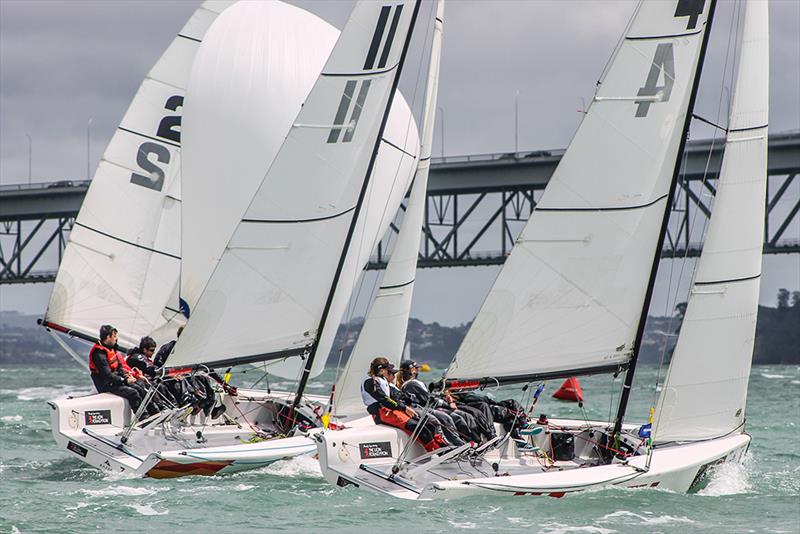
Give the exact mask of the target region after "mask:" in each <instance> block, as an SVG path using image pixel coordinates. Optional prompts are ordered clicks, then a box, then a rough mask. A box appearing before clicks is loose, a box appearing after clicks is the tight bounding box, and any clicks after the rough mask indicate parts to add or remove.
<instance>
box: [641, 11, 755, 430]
mask: <svg viewBox="0 0 800 534" xmlns="http://www.w3.org/2000/svg"><path fill="white" fill-rule="evenodd" d="M768 11H769V10H768V6H767V1H766V0H748V2H747V3H746V10H745V18H744V31H743V34H742V46H741V61H740V63H739V72H738V75H737V79H736V86H735V93H734V97H733V105H732V106H731V117H730V122H729V132H728V138H727V144H726V147H725V155H724V158H723V160H722V168H721V171H720V177H719V182H718V184H717V193H716V200H715V201H714V211H713V213H712V216H711V221H710V223H709V227H708V232H707V234H706V239H705V243H704V245H703V252H702V255H701V256H700V259H699V261H698V264H697V269H696V273H695V280H694V284H693V287H692V289H691V292H690V294H689V300H688V307H687V309H686V316H685V317H684V320H683V324H682V326H681V331H680V336H679V337H678V342H677V345H676V347H675V352H674V354H673V356H672V362H671V364H670V367H669V373H668V375H667V378H666V381H665V383H664V387H663V389H662V392H661V396H660V398H659V400H658V404H657V408H656V413H655V419H654V427H653V437H654V439H655V440H656V441H657V442H668V441H693V440H702V439H711V438H715V437H719V436H723V435H725V434H728V433H730V432H733V431H735V430H736V429H738V428H740V427H741V426H742V425H743V424H744V419H745V402H746V399H747V383H748V379H749V377H750V364H751V361H752V356H753V342H754V339H755V329H756V316H757V313H758V292H759V276H760V274H761V254H762V242H763V234H764V204H765V198H766V184H767V120H768V116H769V13H768Z"/></svg>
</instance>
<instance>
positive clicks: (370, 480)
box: [314, 420, 750, 500]
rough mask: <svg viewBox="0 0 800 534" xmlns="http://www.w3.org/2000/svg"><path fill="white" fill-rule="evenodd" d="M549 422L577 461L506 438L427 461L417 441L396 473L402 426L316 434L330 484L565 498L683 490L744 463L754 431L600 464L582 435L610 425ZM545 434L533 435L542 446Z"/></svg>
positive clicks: (431, 493) (430, 495)
mask: <svg viewBox="0 0 800 534" xmlns="http://www.w3.org/2000/svg"><path fill="white" fill-rule="evenodd" d="M551 423H555V424H557V425H558V426H559V427H560V428H563V429H564V430H565V431H567V432H569V433H570V434H572V435H573V436H574V437H575V443H576V445H575V457H574V458H573V459H572V460H563V461H555V462H554V463H552V465H551V462H549V461H548V460H546V459H545V458H544V455H543V454H541V452H520V451H519V450H518V448H517V447H516V445H514V444H513V443H510V442H508V441H506V442H505V443H504V444H502V445H501V446H500V447H499V448H498V449H495V450H491V451H489V452H488V453H486V454H485V455H484V456H483V457H482V458H481V460H480V461H478V462H476V463H475V464H474V465H471V462H470V461H469V459H468V458H467V457H466V456H461V457H460V458H459V461H458V462H455V461H450V462H447V461H446V462H443V463H441V464H439V465H435V466H430V467H428V465H430V464H432V463H433V462H432V459H431V458H424V459H423V460H422V461H419V462H414V460H413V459H414V458H415V457H419V456H422V455H423V453H424V451H423V450H422V449H421V447H419V445H416V444H413V445H412V446H411V450H410V451H409V454H408V456H407V458H408V459H409V461H408V462H405V463H403V464H402V466H401V468H400V471H399V472H398V474H397V475H395V476H392V475H391V474H392V467H393V466H394V465H395V463H396V461H397V457H398V455H399V452H400V451H401V450H402V448H403V447H405V446H406V444H407V443H408V436H407V435H406V434H405V433H403V432H401V431H400V430H397V429H395V428H392V427H388V426H380V425H379V426H372V427H367V428H352V429H345V430H339V431H331V430H327V431H325V432H321V433H318V434H316V435H315V436H314V437H315V439H316V440H317V442H318V443H317V448H318V451H319V456H320V465H321V468H322V473H323V475H324V476H325V478H326V480H328V482H330V483H331V484H335V485H338V486H347V485H351V484H352V485H356V486H358V487H360V488H364V489H367V490H371V491H376V492H379V493H384V494H387V495H391V496H393V497H398V498H403V499H421V500H430V499H454V498H460V497H466V496H470V495H499V496H550V497H564V496H566V495H568V494H571V493H575V492H578V491H587V490H592V489H597V488H601V487H608V486H620V487H626V488H655V487H657V488H659V489H666V490H670V491H675V492H686V491H689V490H690V489H691V488H692V487H693V486H694V485H695V484H697V483H698V482H700V480H701V479H702V478H703V475H704V474H705V472H706V470H707V469H708V468H709V467H711V466H712V465H714V464H716V463H718V462H730V461H740V460H741V459H742V457H743V455H744V453H745V451H746V450H747V447H748V445H749V443H750V436H748V435H747V434H744V433H741V434H735V435H731V436H728V437H724V438H718V439H713V440H708V441H704V442H697V443H685V444H675V445H670V446H666V445H665V446H662V447H658V448H656V449H655V450H654V451H653V453H652V458H651V461H650V465H649V467H648V466H647V454H646V451H645V449H644V448H643V447H640V448H638V449H636V452H635V453H634V455H633V456H630V457H629V458H628V459H627V461H621V460H618V459H614V460H613V462H612V463H610V464H603V462H600V461H598V458H597V456H596V453H595V452H594V451H596V448H595V447H593V446H592V445H591V443H588V442H586V443H581V438H580V436H588V435H590V434H588V432H590V431H594V433H595V435H597V434H598V431H600V430H603V429H605V427H606V426H607V423H600V422H598V423H590V425H591V427H587V425H586V422H584V421H570V420H551ZM624 430H625V431H627V436H626V437H627V438H628V439H627V440H626V441H628V443H630V444H632V445H634V439H632V435H633V431H634V430H635V429H634V427H632V426H626V428H625V429H624ZM555 433H557V432H554V434H555ZM547 435H548V434H546V433H543V434H541V436H542V437H540V438H533V442H534V443H536V444H537V445H541V446H542V449H541V450H544V451H545V452H547V445H546V443H547V442H546V439H547V438H546V437H545V436H547ZM367 449H370V452H367ZM365 455H366V457H365ZM370 456H380V457H372V458H371V457H370ZM548 456H549V454H548ZM493 463H497V464H499V469H498V470H497V473H498V474H497V475H494V474H493V468H492V464H493ZM426 464H428V465H426ZM589 464H591V465H589Z"/></svg>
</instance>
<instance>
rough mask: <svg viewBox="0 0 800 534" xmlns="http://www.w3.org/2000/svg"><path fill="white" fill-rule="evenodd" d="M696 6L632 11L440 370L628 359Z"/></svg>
mask: <svg viewBox="0 0 800 534" xmlns="http://www.w3.org/2000/svg"><path fill="white" fill-rule="evenodd" d="M707 12H708V2H703V1H700V2H685V1H683V0H679V1H672V2H643V3H641V4H640V5H639V6H638V8H637V12H636V13H635V15H634V18H633V19H632V22H631V25H630V27H629V30H628V31H627V33H626V35H625V38H624V39H623V41H622V42H621V44H620V46H619V48H618V50H617V52H616V53H615V55H614V57H613V58H612V61H611V62H610V65H609V67H608V70H607V72H606V75H605V77H604V78H603V79H602V83H601V84H600V85H599V87H598V90H597V93H596V95H595V98H594V100H593V102H592V103H591V105H590V107H589V109H588V111H587V113H586V116H585V118H584V120H583V122H582V124H581V126H580V128H579V129H578V131H577V133H576V134H575V137H574V138H573V140H572V142H571V144H570V146H569V148H568V150H567V152H566V153H565V154H564V157H563V158H562V160H561V163H560V165H559V166H558V168H557V169H556V171H555V173H554V174H553V176H552V178H551V179H550V182H549V184H548V186H547V188H546V190H545V191H544V194H543V196H542V198H541V200H540V202H539V204H538V206H537V208H536V210H535V211H534V212H533V214H532V215H531V218H530V220H529V222H528V224H527V225H526V226H525V228H524V229H523V231H522V233H521V235H520V236H519V238H518V239H517V242H516V245H515V247H514V249H513V250H512V252H511V255H510V256H509V258H508V259H507V261H506V263H505V265H504V266H503V269H502V271H501V272H500V275H499V276H498V278H497V280H496V282H495V284H494V286H493V287H492V289H491V292H490V293H489V296H488V297H487V299H486V301H485V302H484V304H483V306H482V307H481V310H480V312H479V313H478V315H477V317H476V319H475V322H474V323H473V325H472V327H471V328H470V330H469V332H468V333H467V336H466V338H465V340H464V342H463V343H462V345H461V347H460V348H459V350H458V353H457V355H456V357H455V359H454V361H453V363H452V364H451V366H450V368H449V370H448V376H450V377H453V378H456V377H457V378H481V377H494V378H498V379H506V380H507V381H512V380H525V379H526V378H528V379H530V378H533V377H535V376H540V377H542V376H548V374H549V376H555V375H572V374H580V373H590V372H598V371H602V370H613V369H615V368H616V367H617V366H619V365H624V364H625V363H626V362H628V360H629V359H630V358H631V355H632V350H633V345H634V342H635V338H636V331H637V327H638V325H639V320H640V316H641V315H642V308H643V303H644V299H645V294H646V292H647V285H648V280H649V279H650V273H651V267H652V265H653V258H654V255H655V253H656V251H655V247H656V243H657V241H658V236H659V233H660V230H661V225H662V220H663V218H664V214H665V210H666V209H667V204H668V199H667V197H668V194H669V191H670V185H671V181H672V177H673V170H674V168H675V159H676V158H677V157H678V149H679V145H680V140H681V135H682V130H683V125H684V121H685V118H686V113H687V108H688V104H689V100H690V94H691V90H692V85H693V80H694V77H695V73H696V70H697V62H698V57H699V53H700V48H701V43H702V40H703V34H704V30H705V27H706V17H707Z"/></svg>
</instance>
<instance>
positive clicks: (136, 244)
mask: <svg viewBox="0 0 800 534" xmlns="http://www.w3.org/2000/svg"><path fill="white" fill-rule="evenodd" d="M75 226H80V227H81V228H86V229H87V230H89V231H92V232H94V233H96V234H100V235H102V236H105V237H107V238H109V239H113V240H114V241H119V242H120V243H125V244H126V245H130V246H132V247H136V248H140V249H142V250H147V251H149V252H153V253H155V254H161V255H162V256H166V257H168V258H174V259H176V260H179V259H181V257H180V256H176V255H174V254H170V253H169V252H163V251H161V250H156V249H154V248H150V247H146V246H144V245H140V244H138V243H133V242H131V241H126V240H125V239H121V238H119V237H116V236H113V235H111V234H107V233H105V232H101V231H100V230H98V229H96V228H92V227H91V226H86V225H85V224H81V223H79V222H78V221H75ZM78 244H80V243H78Z"/></svg>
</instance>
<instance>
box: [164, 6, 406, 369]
mask: <svg viewBox="0 0 800 534" xmlns="http://www.w3.org/2000/svg"><path fill="white" fill-rule="evenodd" d="M411 4H412V2H410V1H407V2H389V3H386V5H382V4H380V3H371V2H365V3H359V4H358V5H357V6H356V7H355V8H354V10H353V13H352V14H351V17H350V20H349V21H348V23H347V25H346V27H345V29H344V30H343V32H342V34H341V36H340V37H339V40H338V41H337V43H336V45H335V47H334V49H333V51H332V52H331V55H330V57H329V59H328V61H327V62H326V64H325V67H324V68H323V71H322V73H321V74H320V77H319V79H318V80H317V81H316V83H315V84H314V87H313V88H312V90H311V92H310V94H309V96H308V98H307V99H306V101H305V102H304V103H303V106H302V109H301V110H300V112H299V114H298V115H297V117H296V118H295V120H294V122H293V123H292V126H291V128H290V130H289V133H288V134H287V136H286V139H285V140H284V142H283V145H282V146H281V148H280V150H279V151H278V153H277V155H276V157H275V159H274V161H273V162H272V164H271V166H270V167H269V170H268V171H267V172H266V175H265V176H264V177H263V179H262V181H261V184H260V185H259V187H258V188H257V191H256V192H255V195H254V196H253V198H252V200H251V201H250V204H249V207H248V208H247V209H246V210H245V211H244V215H243V216H242V217H241V220H240V221H239V223H238V225H237V227H236V230H235V231H234V232H233V235H232V236H231V238H230V240H229V242H228V244H227V246H226V248H225V250H224V252H223V254H222V257H221V258H220V260H219V263H218V264H217V266H216V268H215V270H214V272H213V274H212V275H211V277H210V279H209V281H208V283H207V285H206V287H205V289H204V291H203V293H202V294H201V296H200V298H199V300H198V302H197V304H196V306H195V309H194V310H192V312H191V320H190V321H189V323H188V325H187V328H186V331H185V332H184V333H183V336H182V337H181V338H180V340H179V341H178V343H177V345H176V347H175V352H174V354H173V355H172V356H171V358H170V361H169V363H170V365H172V366H181V365H196V364H205V365H223V364H233V363H237V364H238V363H247V362H252V361H261V360H269V359H276V358H284V357H287V356H292V355H296V356H299V355H302V354H306V353H308V352H311V353H312V355H313V349H314V348H315V343H317V342H318V340H319V336H320V335H321V332H319V327H320V326H321V325H324V324H325V321H326V319H327V316H328V312H329V311H330V308H331V301H332V298H333V293H334V291H335V290H336V288H337V285H338V282H339V279H340V277H341V275H342V272H343V266H344V263H345V260H346V257H347V255H346V251H347V249H349V246H350V244H351V241H352V239H353V235H354V230H355V227H356V226H357V222H358V220H359V216H360V214H361V213H362V204H363V201H364V199H365V196H366V193H367V191H368V185H369V176H370V175H371V172H372V170H373V167H374V164H375V159H376V156H377V148H378V145H379V143H380V139H381V135H382V134H383V132H384V129H385V127H386V122H387V119H388V115H389V111H388V110H389V106H390V105H391V103H392V97H393V95H394V92H395V89H396V85H397V76H399V71H400V67H401V64H402V59H403V58H404V57H405V51H406V49H407V44H408V43H407V41H408V38H409V37H410V31H411V28H412V27H413V20H414V18H415V16H416V13H417V10H418V5H416V4H415V5H411ZM392 178H393V177H392ZM398 203H399V199H398ZM347 296H348V297H349V294H348V295H347ZM319 360H323V364H324V357H321V358H319ZM306 371H310V369H306Z"/></svg>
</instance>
